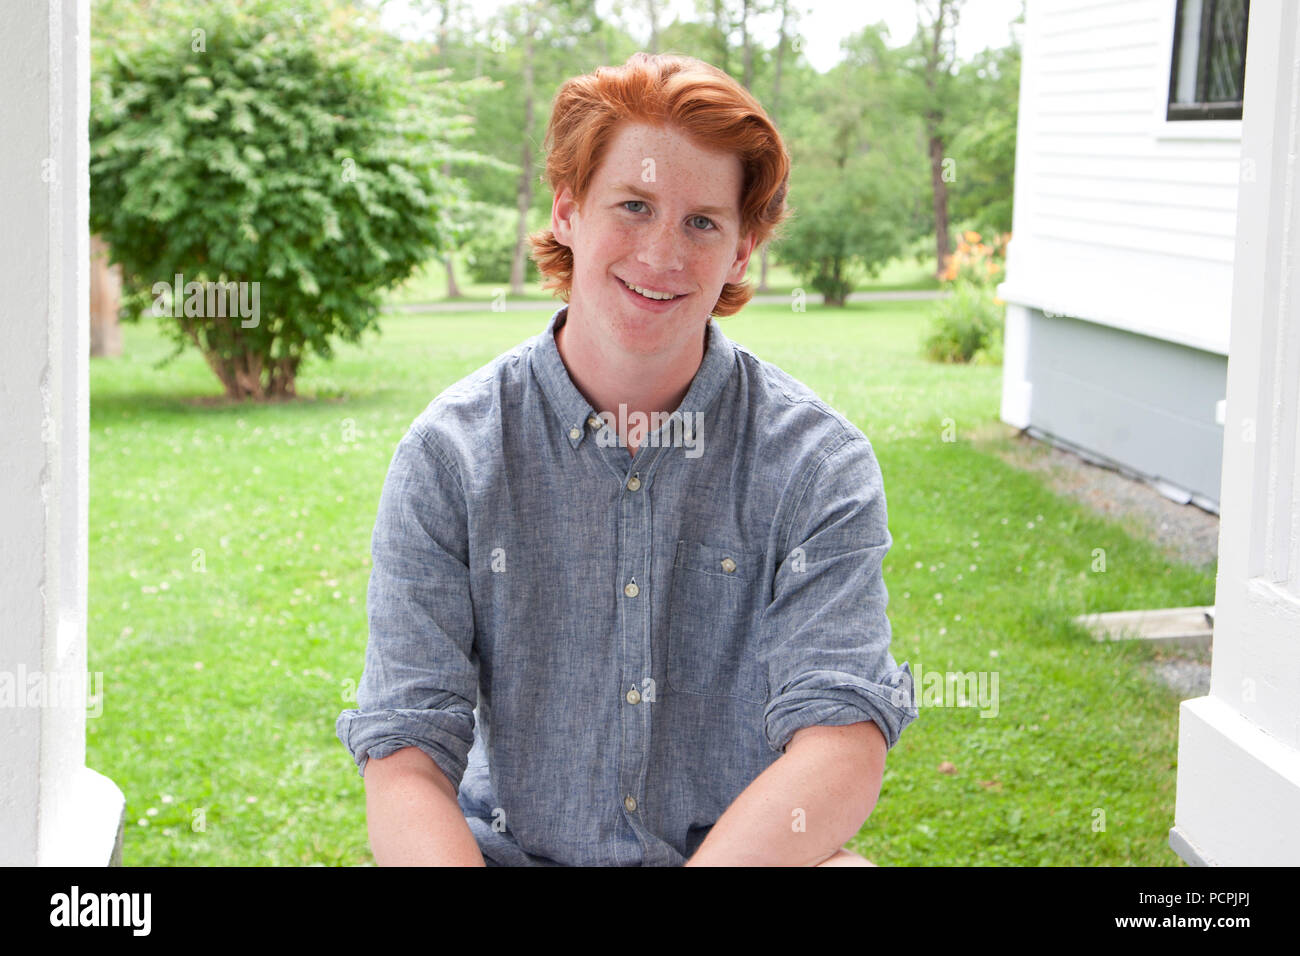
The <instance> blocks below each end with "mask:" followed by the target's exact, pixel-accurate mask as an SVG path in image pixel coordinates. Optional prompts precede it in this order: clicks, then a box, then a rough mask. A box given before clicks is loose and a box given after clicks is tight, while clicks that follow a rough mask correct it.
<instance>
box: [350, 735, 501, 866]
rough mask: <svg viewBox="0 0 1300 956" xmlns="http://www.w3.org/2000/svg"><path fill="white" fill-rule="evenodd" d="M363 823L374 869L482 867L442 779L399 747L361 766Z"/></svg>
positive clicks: (422, 757) (424, 759) (417, 754)
mask: <svg viewBox="0 0 1300 956" xmlns="http://www.w3.org/2000/svg"><path fill="white" fill-rule="evenodd" d="M365 781H366V822H367V825H368V829H369V831H370V849H371V850H372V852H373V853H374V855H375V861H376V862H377V863H378V864H379V865H380V866H484V865H485V864H484V862H483V854H482V852H480V850H479V848H478V843H477V841H476V840H475V839H474V834H473V833H471V832H470V829H469V824H467V823H466V822H465V816H464V814H463V813H462V812H461V809H460V804H458V803H457V802H456V791H455V788H453V787H452V785H451V781H450V780H448V779H447V775H446V774H444V773H443V772H442V770H440V769H439V767H438V765H437V764H436V763H434V762H433V761H432V760H431V759H430V758H429V756H428V755H427V754H425V753H424V752H423V751H421V750H419V749H418V748H415V747H405V748H403V749H402V750H399V751H397V752H396V753H393V754H390V755H389V756H387V757H384V758H383V759H381V760H375V759H373V758H372V759H370V760H367V761H366V768H365Z"/></svg>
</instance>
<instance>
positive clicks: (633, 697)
mask: <svg viewBox="0 0 1300 956" xmlns="http://www.w3.org/2000/svg"><path fill="white" fill-rule="evenodd" d="M627 702H628V703H629V704H639V703H641V695H640V694H638V693H637V689H636V688H635V687H633V688H632V689H631V690H630V691H628V692H627Z"/></svg>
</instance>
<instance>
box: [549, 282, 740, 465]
mask: <svg viewBox="0 0 1300 956" xmlns="http://www.w3.org/2000/svg"><path fill="white" fill-rule="evenodd" d="M568 313H569V307H568V306H567V305H564V306H561V307H560V308H559V309H557V310H556V311H555V314H554V315H552V316H551V320H550V323H549V324H548V325H547V327H546V331H545V332H542V333H541V334H540V335H539V336H538V341H537V346H536V348H534V349H533V350H532V353H531V354H532V368H533V374H534V375H535V376H537V380H538V382H540V383H541V386H542V391H543V392H544V393H545V395H546V399H547V401H548V402H550V405H551V408H552V409H553V410H554V413H555V414H556V415H557V416H558V418H559V422H560V426H561V427H562V428H563V430H564V434H565V437H566V438H568V440H569V445H570V446H571V447H573V448H577V447H578V446H579V445H580V444H582V440H583V438H585V437H586V436H587V433H588V432H592V431H593V430H596V429H599V428H600V427H601V426H602V425H603V424H604V423H603V422H602V421H601V419H600V417H599V416H598V415H597V414H596V413H597V411H598V409H595V408H593V407H592V405H591V403H590V402H589V401H587V399H586V398H584V397H583V395H582V393H581V392H580V391H578V387H577V386H576V385H574V384H573V379H572V378H570V377H569V370H568V367H567V366H566V365H565V364H564V359H562V358H560V350H559V349H558V348H557V347H556V345H555V332H556V330H557V329H558V328H560V326H562V325H563V324H564V323H565V321H566V320H567V318H568ZM705 329H706V334H707V338H706V340H705V344H704V359H703V360H702V361H701V362H700V367H699V369H698V370H697V371H696V372H695V377H694V378H693V379H691V386H690V388H689V389H687V391H686V397H685V398H683V399H682V403H681V405H680V406H678V408H677V410H676V411H675V412H674V417H678V416H680V417H682V418H684V419H685V420H686V421H687V422H688V423H689V422H691V421H697V420H699V419H698V418H697V417H696V416H695V415H694V413H703V412H705V411H707V410H708V408H709V407H710V406H711V405H712V404H713V402H714V400H715V399H716V398H717V397H718V395H719V394H720V393H721V391H722V386H723V385H724V384H725V383H726V381H727V379H728V378H730V377H731V369H732V366H733V364H734V363H735V359H736V354H735V346H734V344H733V343H732V341H731V340H730V339H729V338H727V336H726V335H724V334H723V332H722V329H720V328H719V327H718V323H717V321H716V320H715V319H712V318H710V320H709V323H708V325H706V326H705ZM609 411H610V412H612V413H613V414H615V415H617V414H618V409H617V408H611V409H609ZM663 427H664V428H670V427H671V422H670V423H669V424H665V425H664V426H663Z"/></svg>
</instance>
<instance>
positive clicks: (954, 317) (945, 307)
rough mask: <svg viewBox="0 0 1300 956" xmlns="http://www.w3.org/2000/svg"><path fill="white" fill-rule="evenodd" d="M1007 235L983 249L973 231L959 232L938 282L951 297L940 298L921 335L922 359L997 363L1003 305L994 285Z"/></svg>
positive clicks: (1003, 270) (1000, 273) (1001, 270)
mask: <svg viewBox="0 0 1300 956" xmlns="http://www.w3.org/2000/svg"><path fill="white" fill-rule="evenodd" d="M1008 239H1010V235H1009V234H1007V235H1003V236H999V237H998V239H997V240H996V241H995V243H994V245H993V246H986V245H984V243H983V242H982V241H981V237H980V234H979V233H977V232H965V233H963V234H962V237H961V240H960V241H959V242H958V243H957V251H956V253H954V254H953V255H950V256H949V257H948V258H947V260H946V261H945V263H944V272H943V276H942V279H943V281H944V285H945V288H947V289H950V290H951V294H950V295H949V296H948V297H947V298H944V299H940V300H939V301H938V302H937V303H936V305H935V310H934V321H933V323H932V325H931V328H930V332H929V334H928V335H927V336H926V339H925V343H924V348H925V354H926V355H927V356H929V357H930V358H931V359H933V360H934V361H936V362H973V363H974V364H976V365H1001V364H1002V332H1003V330H1002V326H1003V322H1004V320H1005V315H1006V305H1005V303H1003V302H1002V300H1001V299H999V298H997V292H996V286H997V282H998V281H999V280H1000V279H1001V278H1002V276H1004V275H1005V274H1006V267H1005V263H1004V261H1003V257H1004V256H1005V254H1006V245H1007V240H1008Z"/></svg>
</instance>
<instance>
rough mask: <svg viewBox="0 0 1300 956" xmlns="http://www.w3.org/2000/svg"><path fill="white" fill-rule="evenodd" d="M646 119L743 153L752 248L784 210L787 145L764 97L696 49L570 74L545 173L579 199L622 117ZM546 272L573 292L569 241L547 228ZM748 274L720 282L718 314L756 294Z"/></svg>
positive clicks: (543, 237)
mask: <svg viewBox="0 0 1300 956" xmlns="http://www.w3.org/2000/svg"><path fill="white" fill-rule="evenodd" d="M627 122H644V123H651V124H655V125H659V126H665V125H667V126H673V127H676V128H678V129H681V130H682V131H683V132H684V133H686V135H688V136H690V137H691V138H692V139H694V140H695V141H696V142H697V143H699V145H700V146H701V147H702V148H706V149H718V150H726V151H728V152H731V153H735V154H736V155H737V156H739V158H740V163H741V167H742V169H743V172H744V183H743V186H742V189H741V201H740V235H741V237H742V238H743V237H745V236H747V235H749V233H751V232H753V233H754V234H755V241H754V249H755V250H757V249H758V247H759V246H760V245H762V244H763V243H764V242H766V241H767V240H768V239H770V238H772V237H773V236H774V235H775V234H776V230H777V227H778V226H779V225H780V223H781V222H782V221H783V220H784V219H785V218H786V216H787V214H788V213H787V209H786V205H785V194H786V189H787V186H788V184H789V178H790V154H789V153H788V152H786V148H785V143H784V142H782V140H781V134H780V133H778V132H777V130H776V126H775V125H773V123H772V121H771V120H770V119H768V116H767V113H765V112H764V111H763V107H762V106H761V105H759V102H758V100H756V99H754V97H753V96H752V95H750V93H749V92H748V91H747V90H746V89H745V88H744V87H743V86H741V85H740V84H739V83H737V82H736V81H735V80H733V79H732V78H731V77H730V76H728V75H727V74H726V73H724V72H723V71H722V70H719V69H718V68H717V67H715V66H710V65H709V64H708V63H705V62H704V61H703V60H697V59H695V58H694V57H688V56H675V55H671V54H656V55H651V54H648V53H634V54H632V56H631V57H629V58H628V61H627V62H626V63H624V64H623V65H622V66H619V67H608V66H602V67H598V68H597V69H596V71H595V72H594V73H588V74H586V75H583V76H576V77H573V78H572V79H570V80H567V81H566V82H565V83H564V85H562V86H561V87H560V90H559V92H558V93H557V94H556V95H555V102H554V104H553V105H552V107H551V121H550V124H549V125H548V126H547V129H546V141H545V147H546V153H547V157H546V178H547V181H548V182H549V183H550V186H551V190H552V192H553V193H555V194H557V195H558V194H559V192H560V190H561V189H562V188H563V187H564V186H568V187H569V189H570V190H572V192H573V196H574V198H575V199H576V200H577V201H578V202H579V203H581V202H582V200H583V199H584V198H585V197H586V194H587V190H588V188H589V187H590V185H591V181H592V179H593V177H594V176H595V174H596V170H597V169H598V168H599V167H600V163H601V161H602V160H603V159H604V157H605V153H606V151H607V150H608V148H609V144H610V142H612V141H613V139H614V136H615V134H616V133H617V132H618V127H619V124H621V123H627ZM528 241H529V242H530V243H531V245H532V250H533V252H532V255H533V259H534V260H536V262H537V266H538V268H539V269H540V270H541V272H542V275H543V276H544V277H545V279H546V281H545V282H543V283H542V288H545V289H555V290H557V291H558V293H559V295H560V297H561V298H563V299H564V301H566V302H567V301H568V300H569V292H570V290H571V289H572V285H573V251H572V250H571V249H569V247H568V246H565V245H561V244H560V242H559V241H558V240H557V239H556V238H555V235H554V233H552V232H551V230H550V229H546V230H543V231H541V232H537V233H534V234H533V235H530V236H529V237H528ZM753 294H754V290H753V288H752V287H751V286H750V285H749V284H748V283H732V282H728V283H726V284H725V285H724V286H723V287H722V294H721V295H719V296H718V301H717V304H716V305H714V307H713V310H712V314H713V315H717V316H726V315H734V314H735V313H737V312H739V311H740V310H741V308H743V307H744V305H745V303H746V302H748V301H749V300H750V298H752V297H753Z"/></svg>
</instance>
